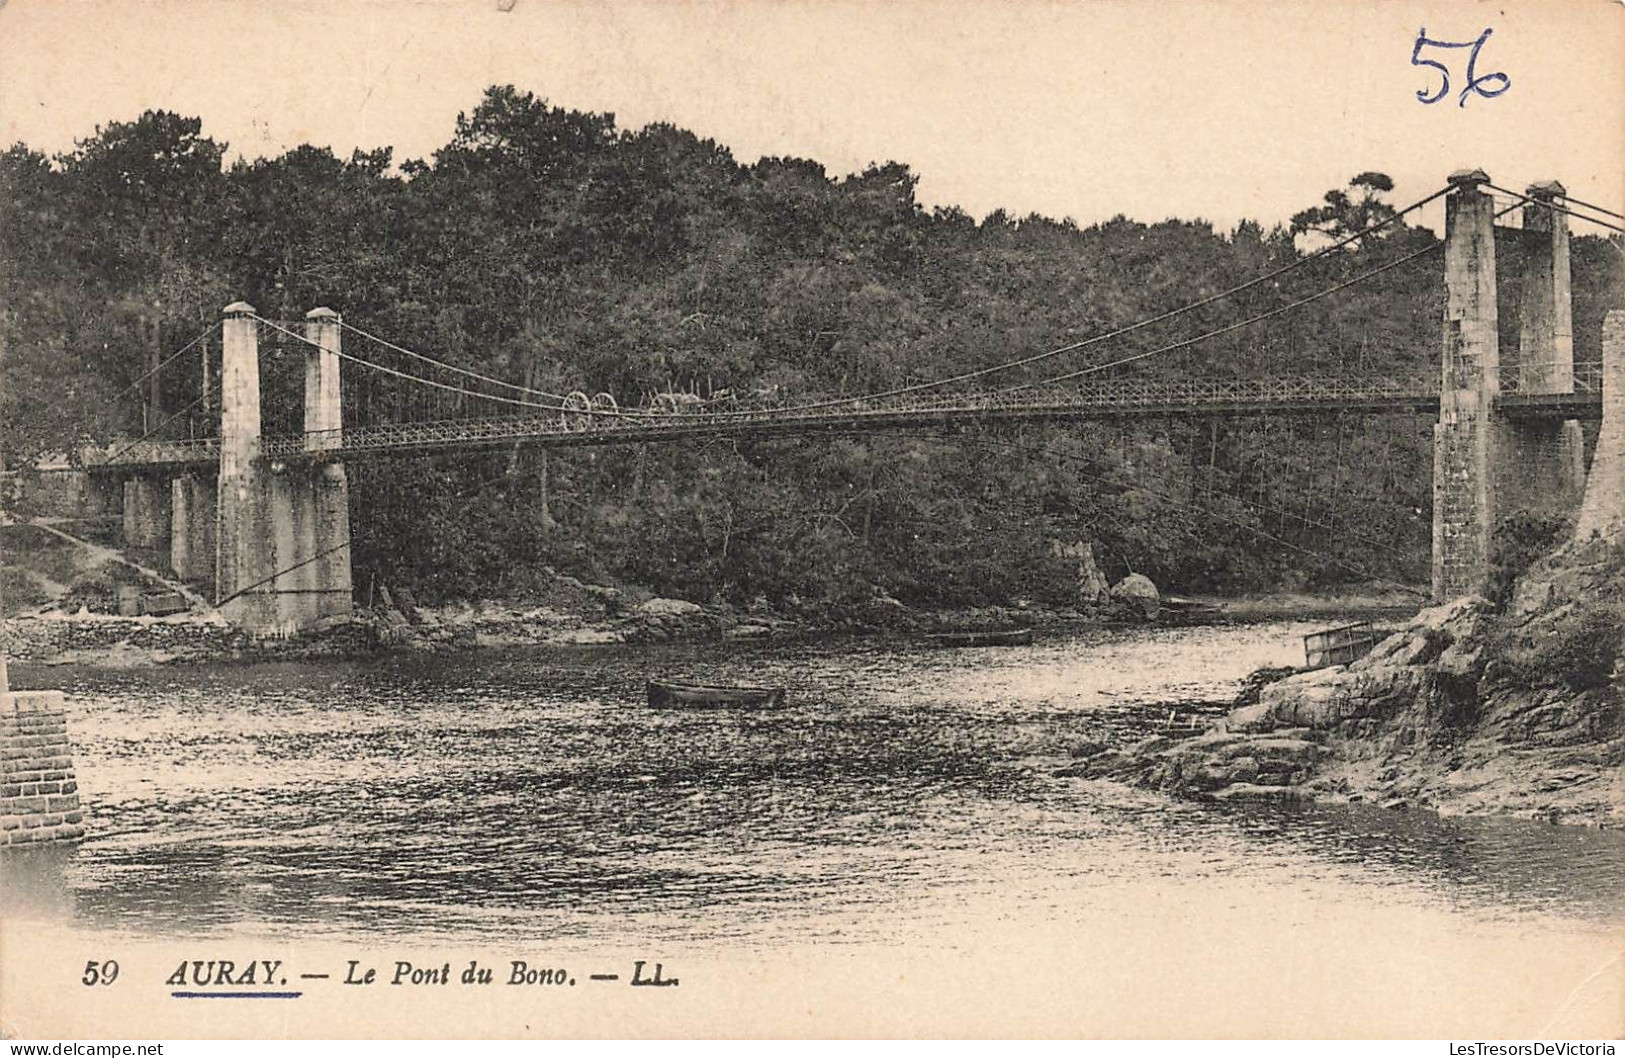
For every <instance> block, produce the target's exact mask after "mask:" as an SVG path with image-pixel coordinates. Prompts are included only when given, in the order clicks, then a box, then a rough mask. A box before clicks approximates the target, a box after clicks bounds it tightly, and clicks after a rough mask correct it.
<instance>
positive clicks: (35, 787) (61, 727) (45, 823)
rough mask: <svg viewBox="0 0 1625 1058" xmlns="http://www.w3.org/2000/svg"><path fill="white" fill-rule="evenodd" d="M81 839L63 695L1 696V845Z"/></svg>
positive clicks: (81, 822)
mask: <svg viewBox="0 0 1625 1058" xmlns="http://www.w3.org/2000/svg"><path fill="white" fill-rule="evenodd" d="M84 833H85V828H84V816H83V814H82V813H81V812H80V811H79V786H78V783H77V782H76V781H75V779H74V773H73V747H72V745H70V744H69V742H68V720H67V711H66V709H65V707H64V705H63V701H62V692H60V691H16V692H13V693H11V694H8V695H3V696H0V845H22V844H29V843H33V842H41V841H77V840H79V839H80V838H81V837H83V836H84Z"/></svg>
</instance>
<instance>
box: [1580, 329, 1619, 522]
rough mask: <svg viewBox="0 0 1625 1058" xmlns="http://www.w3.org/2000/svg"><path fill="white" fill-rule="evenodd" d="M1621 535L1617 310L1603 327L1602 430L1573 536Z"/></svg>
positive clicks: (1598, 433)
mask: <svg viewBox="0 0 1625 1058" xmlns="http://www.w3.org/2000/svg"><path fill="white" fill-rule="evenodd" d="M1621 532H1625V311H1620V310H1619V309H1615V310H1614V311H1613V312H1610V313H1609V314H1608V316H1607V318H1606V319H1604V320H1603V325H1602V427H1601V428H1600V429H1599V430H1598V431H1597V450H1596V452H1595V454H1593V455H1592V457H1591V475H1590V477H1589V478H1588V479H1587V481H1586V492H1585V500H1584V501H1583V502H1582V503H1581V505H1580V516H1579V518H1578V520H1577V521H1576V523H1575V527H1574V536H1575V539H1577V540H1588V539H1590V538H1591V537H1592V536H1604V537H1607V536H1614V535H1617V534H1619V533H1621Z"/></svg>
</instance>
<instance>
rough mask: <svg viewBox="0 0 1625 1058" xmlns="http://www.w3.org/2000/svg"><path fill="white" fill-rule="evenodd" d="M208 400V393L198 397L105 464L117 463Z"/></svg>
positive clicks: (115, 453) (112, 456)
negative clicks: (133, 449) (124, 455)
mask: <svg viewBox="0 0 1625 1058" xmlns="http://www.w3.org/2000/svg"><path fill="white" fill-rule="evenodd" d="M208 399H209V395H208V394H207V393H203V394H200V395H199V396H198V398H197V399H196V400H194V401H193V402H192V403H190V404H188V405H187V406H186V407H184V408H182V409H181V410H180V411H178V412H176V413H175V414H173V415H171V416H170V417H169V418H167V419H165V420H164V421H163V422H161V423H159V424H158V425H157V426H154V427H153V428H152V429H150V430H148V431H147V432H146V433H144V434H142V435H141V436H140V437H137V438H136V439H135V440H133V441H131V442H130V443H129V444H127V445H125V446H124V447H123V448H120V449H119V450H118V451H116V452H114V453H113V454H112V455H110V456H108V457H107V459H106V460H105V462H108V463H112V462H115V461H117V459H118V457H119V456H121V455H123V454H124V453H125V452H128V451H129V450H130V449H132V448H134V447H136V446H137V445H139V444H140V443H141V442H143V441H145V440H146V439H147V438H149V437H151V436H152V435H153V434H155V433H157V432H158V431H159V430H162V429H163V428H164V427H166V426H168V425H169V424H170V423H172V422H174V421H175V420H176V419H179V418H180V417H181V416H182V415H185V414H186V413H187V412H189V411H191V410H192V409H193V408H195V407H197V406H198V405H199V404H202V403H203V402H204V401H205V400H208Z"/></svg>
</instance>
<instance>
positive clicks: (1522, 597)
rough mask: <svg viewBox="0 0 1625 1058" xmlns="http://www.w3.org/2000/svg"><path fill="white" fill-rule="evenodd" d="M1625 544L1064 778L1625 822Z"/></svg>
mask: <svg viewBox="0 0 1625 1058" xmlns="http://www.w3.org/2000/svg"><path fill="white" fill-rule="evenodd" d="M1622 599H1625V548H1622V546H1621V545H1620V544H1619V543H1617V542H1613V543H1609V542H1604V541H1602V540H1598V539H1594V540H1591V541H1589V542H1586V543H1583V544H1571V545H1569V546H1568V547H1565V548H1563V549H1562V550H1560V551H1559V552H1557V553H1556V554H1554V555H1552V556H1551V557H1549V558H1547V559H1546V560H1544V561H1543V562H1541V563H1539V564H1537V565H1536V566H1535V567H1534V568H1532V569H1530V570H1529V571H1528V572H1527V573H1526V574H1525V575H1524V576H1523V577H1522V578H1521V579H1520V580H1519V581H1518V583H1517V587H1516V590H1515V591H1514V592H1513V593H1512V595H1511V597H1510V598H1509V599H1507V600H1505V601H1504V602H1502V603H1501V604H1500V605H1492V603H1491V602H1490V601H1488V600H1486V599H1484V598H1481V597H1477V596H1474V597H1470V598H1466V599H1461V600H1458V601H1456V602H1453V603H1450V604H1448V605H1444V606H1437V607H1433V608H1430V609H1426V610H1423V611H1421V612H1420V613H1418V614H1417V615H1416V616H1415V618H1413V619H1412V620H1411V621H1409V622H1408V623H1406V624H1405V626H1404V627H1403V628H1401V629H1400V630H1399V631H1397V632H1395V633H1394V634H1392V635H1390V636H1389V637H1387V638H1386V639H1384V640H1383V641H1382V642H1381V643H1379V644H1378V645H1377V646H1376V647H1375V648H1374V649H1373V650H1372V651H1371V653H1370V654H1368V655H1366V656H1365V657H1363V658H1360V659H1359V660H1357V661H1354V662H1352V663H1351V664H1348V665H1346V666H1343V665H1337V666H1331V667H1328V668H1321V669H1316V670H1313V671H1308V672H1297V673H1293V672H1291V671H1290V670H1286V671H1283V670H1272V671H1269V672H1265V673H1260V674H1258V676H1257V677H1256V678H1255V679H1254V680H1252V681H1249V686H1247V687H1244V688H1243V692H1242V695H1240V696H1239V697H1238V702H1237V704H1236V706H1235V708H1234V709H1232V711H1231V712H1230V713H1229V715H1228V716H1226V717H1225V718H1224V719H1222V720H1221V721H1219V722H1218V723H1217V724H1215V725H1213V726H1212V727H1210V728H1208V729H1207V730H1205V731H1202V732H1200V733H1198V734H1195V735H1194V736H1192V737H1185V738H1177V737H1171V736H1159V737H1154V738H1150V739H1147V740H1145V741H1143V742H1141V743H1139V744H1137V745H1133V746H1128V747H1122V748H1102V747H1098V746H1088V747H1082V748H1081V749H1080V751H1079V758H1080V759H1079V760H1078V762H1077V763H1076V764H1073V765H1071V766H1069V767H1067V768H1065V769H1063V770H1062V772H1061V774H1063V775H1068V776H1079V777H1085V778H1095V779H1112V780H1118V781H1123V782H1128V783H1132V784H1134V785H1137V786H1141V787H1146V788H1150V789H1155V790H1161V791H1165V792H1167V793H1170V794H1173V795H1176V796H1182V797H1190V798H1196V799H1202V800H1213V801H1232V800H1282V801H1294V800H1300V801H1322V802H1345V803H1346V802H1354V801H1366V802H1372V803H1376V804H1379V805H1384V806H1387V807H1392V808H1408V807H1413V806H1414V807H1418V808H1426V809H1432V810H1435V811H1438V812H1441V813H1446V814H1453V813H1463V814H1465V813H1494V814H1503V815H1513V816H1524V817H1531V818H1539V819H1546V820H1551V821H1554V822H1572V823H1585V824H1593V825H1602V826H1621V825H1625V675H1622V673H1621V672H1620V659H1621V658H1622V657H1625V621H1622V619H1621V618H1622V615H1625V610H1622V604H1621V600H1622Z"/></svg>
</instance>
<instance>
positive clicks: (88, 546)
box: [28, 518, 214, 610]
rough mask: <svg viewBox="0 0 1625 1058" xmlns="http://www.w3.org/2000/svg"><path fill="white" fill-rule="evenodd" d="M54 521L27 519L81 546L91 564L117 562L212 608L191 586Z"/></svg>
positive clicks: (194, 605) (203, 607)
mask: <svg viewBox="0 0 1625 1058" xmlns="http://www.w3.org/2000/svg"><path fill="white" fill-rule="evenodd" d="M55 522H57V519H55V518H32V519H30V520H29V522H28V524H29V525H32V526H36V527H38V528H40V529H43V530H45V531H46V532H47V533H50V534H51V535H52V536H56V537H60V538H61V539H63V540H66V541H68V542H69V543H70V544H75V545H77V546H79V547H81V548H83V549H84V550H85V552H86V553H87V554H88V555H90V557H91V561H92V564H93V565H101V564H102V563H103V562H117V563H118V564H119V565H121V566H126V567H128V568H130V569H133V570H135V571H136V572H137V573H139V574H141V575H142V576H143V577H146V578H147V579H148V580H150V581H152V582H153V583H155V584H161V585H163V586H164V587H165V588H167V589H169V590H170V591H172V592H175V593H177V594H179V595H180V596H181V597H182V598H184V599H185V600H186V601H187V602H188V603H190V604H192V606H193V607H194V608H202V609H203V610H212V609H214V604H213V603H211V602H210V601H209V600H207V599H205V598H204V597H203V596H201V595H199V594H198V593H197V592H195V591H193V590H192V589H191V588H188V587H187V586H186V585H185V584H182V583H181V582H180V581H177V580H171V579H170V578H168V577H166V576H164V575H163V574H162V573H160V572H158V571H157V570H155V569H152V568H151V567H149V566H143V565H141V564H140V563H139V562H132V561H130V560H129V559H127V558H125V557H124V556H123V555H122V554H120V553H119V552H118V551H116V550H114V549H113V548H110V547H103V546H102V545H100V544H93V543H91V542H90V541H89V540H85V539H82V538H80V537H77V536H74V535H73V534H72V533H69V532H66V531H64V530H63V529H60V528H58V527H57V525H56V524H54V523H55ZM58 587H59V589H60V591H61V592H65V591H66V590H67V588H66V587H65V586H58Z"/></svg>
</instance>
